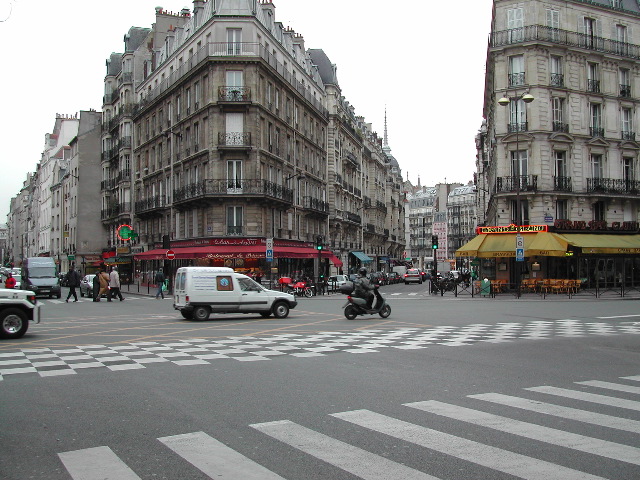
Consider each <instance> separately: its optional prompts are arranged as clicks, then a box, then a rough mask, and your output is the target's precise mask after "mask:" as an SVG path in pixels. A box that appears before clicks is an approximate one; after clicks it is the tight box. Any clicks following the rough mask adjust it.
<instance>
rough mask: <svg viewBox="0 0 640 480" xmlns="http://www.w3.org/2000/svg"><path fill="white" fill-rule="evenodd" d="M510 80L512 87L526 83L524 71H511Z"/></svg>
mask: <svg viewBox="0 0 640 480" xmlns="http://www.w3.org/2000/svg"><path fill="white" fill-rule="evenodd" d="M508 80H509V86H510V87H517V86H519V85H524V72H520V73H510V74H509V78H508Z"/></svg>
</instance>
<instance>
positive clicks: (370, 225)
mask: <svg viewBox="0 0 640 480" xmlns="http://www.w3.org/2000/svg"><path fill="white" fill-rule="evenodd" d="M364 229H365V230H366V231H367V232H369V233H376V226H375V225H374V224H373V223H367V224H366V225H365V227H364Z"/></svg>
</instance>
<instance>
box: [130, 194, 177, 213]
mask: <svg viewBox="0 0 640 480" xmlns="http://www.w3.org/2000/svg"><path fill="white" fill-rule="evenodd" d="M134 206H135V210H136V213H142V212H146V211H149V210H155V209H158V208H162V209H164V208H167V207H168V206H169V205H168V202H167V201H166V199H165V197H164V195H154V196H153V197H148V198H144V199H142V200H137V201H136V203H135V204H134Z"/></svg>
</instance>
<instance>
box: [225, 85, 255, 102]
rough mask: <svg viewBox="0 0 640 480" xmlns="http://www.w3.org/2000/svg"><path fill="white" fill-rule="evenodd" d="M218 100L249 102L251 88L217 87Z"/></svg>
mask: <svg viewBox="0 0 640 480" xmlns="http://www.w3.org/2000/svg"><path fill="white" fill-rule="evenodd" d="M218 100H220V101H221V102H250V101H251V89H250V88H249V87H219V88H218Z"/></svg>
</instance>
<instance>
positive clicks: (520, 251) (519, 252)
mask: <svg viewBox="0 0 640 480" xmlns="http://www.w3.org/2000/svg"><path fill="white" fill-rule="evenodd" d="M516 262H524V248H516Z"/></svg>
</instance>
